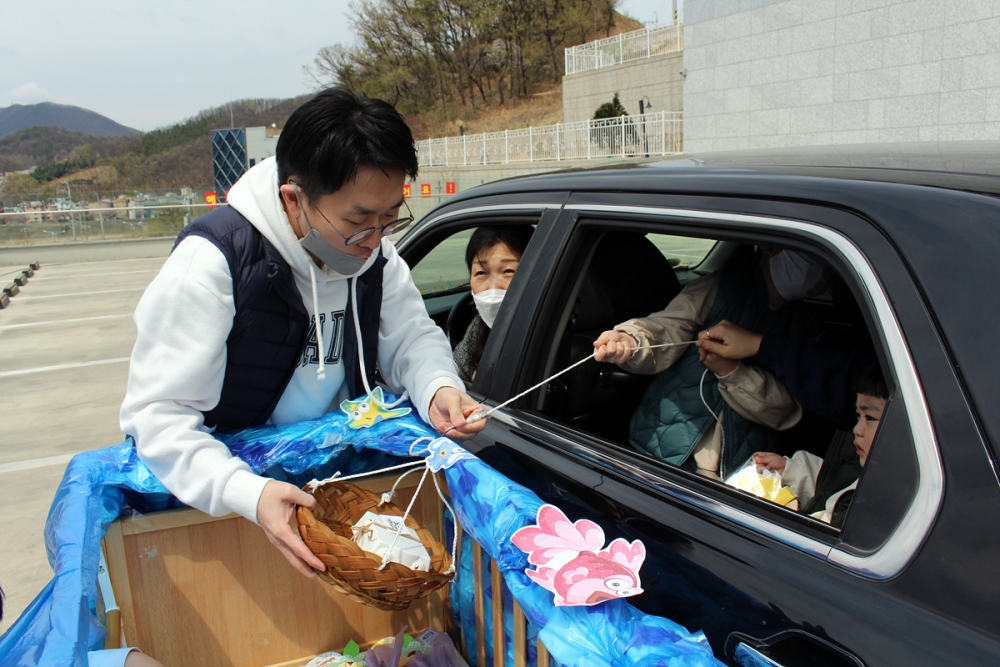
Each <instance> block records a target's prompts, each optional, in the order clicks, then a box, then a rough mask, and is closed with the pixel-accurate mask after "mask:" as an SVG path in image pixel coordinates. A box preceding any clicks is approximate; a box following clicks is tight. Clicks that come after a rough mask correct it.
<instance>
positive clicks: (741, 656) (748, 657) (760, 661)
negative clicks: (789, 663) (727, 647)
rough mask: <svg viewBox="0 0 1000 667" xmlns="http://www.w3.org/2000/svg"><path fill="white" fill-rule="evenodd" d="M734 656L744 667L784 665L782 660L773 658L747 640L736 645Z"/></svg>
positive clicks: (776, 666)
mask: <svg viewBox="0 0 1000 667" xmlns="http://www.w3.org/2000/svg"><path fill="white" fill-rule="evenodd" d="M733 658H735V659H736V662H738V663H739V664H741V665H743V667H784V665H782V664H781V663H780V662H775V661H774V660H771V659H770V658H769V657H767V656H766V655H764V654H763V653H761V652H760V651H758V650H757V649H755V648H752V647H751V646H750V645H748V644H747V643H745V642H740V643H739V644H737V645H736V652H735V654H734V655H733Z"/></svg>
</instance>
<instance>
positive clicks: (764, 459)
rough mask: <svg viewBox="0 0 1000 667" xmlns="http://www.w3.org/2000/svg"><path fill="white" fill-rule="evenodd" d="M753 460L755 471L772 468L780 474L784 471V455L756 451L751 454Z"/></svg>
mask: <svg viewBox="0 0 1000 667" xmlns="http://www.w3.org/2000/svg"><path fill="white" fill-rule="evenodd" d="M753 462H754V464H756V466H757V472H761V471H762V470H773V471H775V472H776V473H778V474H779V475H780V474H781V473H783V472H784V471H785V463H786V459H785V457H784V456H782V455H781V454H775V453H774V452H757V453H756V454H754V455H753Z"/></svg>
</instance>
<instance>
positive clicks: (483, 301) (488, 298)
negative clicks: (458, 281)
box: [472, 289, 507, 329]
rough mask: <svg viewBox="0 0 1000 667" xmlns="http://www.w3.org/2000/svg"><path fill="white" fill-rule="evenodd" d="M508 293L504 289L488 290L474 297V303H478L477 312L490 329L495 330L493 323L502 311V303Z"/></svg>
mask: <svg viewBox="0 0 1000 667" xmlns="http://www.w3.org/2000/svg"><path fill="white" fill-rule="evenodd" d="M506 293H507V290H504V289H488V290H484V291H482V292H480V293H479V294H473V295H472V299H473V301H475V302H476V310H477V311H479V317H481V318H483V322H485V323H486V326H488V327H489V328H490V329H492V328H493V322H494V321H496V319H497V313H498V312H499V311H500V303H501V302H502V301H503V296H504V294H506Z"/></svg>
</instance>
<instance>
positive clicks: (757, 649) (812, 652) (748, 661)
mask: <svg viewBox="0 0 1000 667" xmlns="http://www.w3.org/2000/svg"><path fill="white" fill-rule="evenodd" d="M726 655H729V656H732V659H733V660H735V661H736V662H737V663H738V664H740V665H742V666H743V667H801V666H802V665H830V666H831V667H864V665H865V663H864V662H862V661H861V660H859V659H858V658H857V657H856V656H854V655H853V654H851V653H850V652H848V651H847V650H845V649H844V648H842V647H840V646H837V645H836V644H834V643H833V642H831V641H830V640H828V639H826V638H824V637H819V636H816V635H815V634H812V633H811V632H806V631H804V630H801V629H799V628H794V629H791V630H784V631H782V632H779V633H777V634H775V635H772V636H771V637H767V638H764V639H760V638H757V637H752V636H750V635H747V634H744V633H742V632H733V633H731V634H730V635H729V638H728V639H727V640H726Z"/></svg>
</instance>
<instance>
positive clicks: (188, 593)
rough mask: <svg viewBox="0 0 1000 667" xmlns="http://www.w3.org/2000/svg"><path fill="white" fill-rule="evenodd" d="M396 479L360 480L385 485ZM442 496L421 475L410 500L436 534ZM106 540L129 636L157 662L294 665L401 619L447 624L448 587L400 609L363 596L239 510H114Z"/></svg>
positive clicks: (419, 625) (379, 633)
mask: <svg viewBox="0 0 1000 667" xmlns="http://www.w3.org/2000/svg"><path fill="white" fill-rule="evenodd" d="M416 477H417V476H416V475H413V476H411V477H407V478H406V479H405V480H404V481H403V483H402V484H401V485H400V487H399V488H398V489H397V497H396V502H397V503H398V504H400V505H403V506H404V507H405V506H406V503H408V502H409V500H410V498H412V496H413V492H414V490H415V485H416V482H417V479H416ZM395 479H396V478H395V477H384V478H373V479H371V480H358V481H357V482H356V483H357V484H358V485H359V486H364V487H365V488H368V489H371V490H372V491H375V492H376V493H382V492H384V491H388V490H389V489H390V488H391V486H392V483H393V482H394V481H395ZM411 479H413V482H412V483H410V480H411ZM439 505H440V500H439V499H438V498H437V495H436V494H435V492H434V488H433V485H429V486H428V487H427V488H426V490H425V491H423V492H421V497H420V498H419V499H418V500H417V502H416V504H415V505H414V510H413V514H414V516H415V518H416V519H417V520H418V521H420V522H421V523H422V524H423V525H424V526H426V527H427V528H428V529H429V530H430V531H431V532H432V533H433V534H435V535H436V536H438V539H440V538H441V532H442V524H441V509H440V507H439ZM104 548H105V554H106V557H107V564H108V572H109V574H110V576H111V584H112V588H113V589H114V593H115V597H116V598H117V601H118V606H119V608H120V612H121V623H122V630H123V633H124V642H125V645H127V646H138V647H140V648H141V649H142V650H143V652H145V653H147V654H149V655H151V656H153V657H154V658H156V659H157V660H159V661H160V662H162V663H164V664H165V665H171V666H174V665H185V666H192V667H193V666H196V665H205V666H206V667H209V666H210V667H223V666H225V667H262V666H272V665H273V666H277V665H281V666H282V667H294V666H297V665H303V664H305V663H306V662H308V661H309V660H310V659H312V658H313V657H315V656H316V655H317V654H319V653H323V652H325V651H331V650H341V649H343V647H344V645H345V644H346V643H347V642H348V641H350V640H352V639H353V640H355V641H357V642H358V643H359V644H362V643H364V642H365V641H375V640H378V639H380V638H382V637H388V636H390V635H395V634H396V633H397V632H399V629H400V628H401V627H402V626H403V625H408V626H409V627H410V629H411V630H414V631H416V630H421V629H423V628H427V627H431V628H434V629H435V630H446V628H445V627H444V620H445V619H446V618H447V614H445V608H444V605H445V603H446V601H447V590H448V589H447V587H446V588H444V589H442V590H440V591H437V592H435V593H433V594H432V595H430V596H428V597H427V598H425V599H424V600H421V601H420V602H417V603H414V604H413V605H411V606H410V608H409V609H407V610H406V611H404V612H387V611H380V610H378V609H374V608H372V607H368V606H366V605H362V604H359V603H357V602H355V601H353V600H350V599H349V598H347V597H346V596H345V595H343V594H341V593H339V592H337V591H336V590H334V589H333V587H331V586H330V585H328V584H325V583H323V582H321V581H318V580H315V581H314V580H310V579H306V578H305V577H303V576H302V575H301V574H299V573H298V572H297V571H295V570H294V569H292V567H291V566H290V565H289V564H288V562H287V561H286V560H285V558H284V557H283V556H282V555H281V554H280V553H279V552H278V550H277V549H276V548H275V547H274V546H272V545H271V543H270V542H269V541H268V539H267V537H266V536H265V535H264V531H262V530H261V529H260V528H259V527H258V526H256V525H254V524H253V523H251V522H250V521H248V520H246V519H244V518H243V517H241V516H237V515H229V516H225V517H220V518H216V517H211V516H208V515H207V514H204V513H202V512H199V511H197V510H173V511H168V512H159V513H154V514H148V515H144V516H141V517H136V518H125V519H120V520H118V521H115V522H114V523H113V524H112V525H111V527H110V528H109V530H108V534H107V535H106V536H105V538H104Z"/></svg>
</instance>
